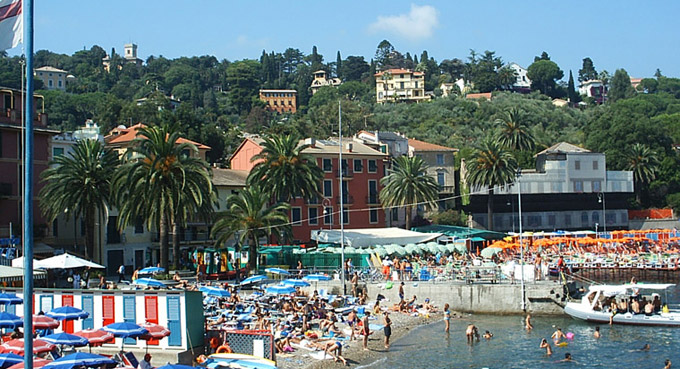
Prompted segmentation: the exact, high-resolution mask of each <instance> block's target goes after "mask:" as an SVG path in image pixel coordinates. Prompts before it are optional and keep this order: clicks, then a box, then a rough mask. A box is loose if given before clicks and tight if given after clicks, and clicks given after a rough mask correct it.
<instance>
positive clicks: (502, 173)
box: [465, 137, 517, 230]
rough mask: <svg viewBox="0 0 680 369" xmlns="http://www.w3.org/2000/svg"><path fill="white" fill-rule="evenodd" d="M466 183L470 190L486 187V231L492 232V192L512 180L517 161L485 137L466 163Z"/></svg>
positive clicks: (501, 147)
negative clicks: (487, 193) (487, 195)
mask: <svg viewBox="0 0 680 369" xmlns="http://www.w3.org/2000/svg"><path fill="white" fill-rule="evenodd" d="M466 165H467V173H466V175H465V178H466V181H467V183H468V185H469V186H470V188H471V189H472V188H473V187H478V188H479V187H487V188H488V190H489V197H488V202H487V226H488V227H487V229H489V230H493V192H494V188H495V187H496V186H506V185H508V184H510V183H511V182H512V181H513V180H514V179H515V175H516V171H517V160H515V157H514V156H512V154H511V153H510V151H508V150H507V149H505V148H504V147H503V146H502V145H501V144H500V143H498V142H497V141H496V140H494V139H493V138H490V137H487V138H486V139H484V140H482V142H481V143H480V144H479V146H478V147H477V148H476V150H475V153H474V154H473V156H472V157H471V158H470V160H468V161H467V162H466Z"/></svg>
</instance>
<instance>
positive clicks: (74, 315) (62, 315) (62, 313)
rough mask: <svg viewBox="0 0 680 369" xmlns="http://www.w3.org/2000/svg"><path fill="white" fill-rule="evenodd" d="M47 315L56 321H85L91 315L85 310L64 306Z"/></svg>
mask: <svg viewBox="0 0 680 369" xmlns="http://www.w3.org/2000/svg"><path fill="white" fill-rule="evenodd" d="M45 315H47V316H49V317H50V318H54V319H56V320H76V319H85V318H87V317H88V316H90V313H88V312H87V311H85V310H82V309H78V308H75V307H73V306H62V307H58V308H56V309H52V311H50V312H48V313H47V314H45Z"/></svg>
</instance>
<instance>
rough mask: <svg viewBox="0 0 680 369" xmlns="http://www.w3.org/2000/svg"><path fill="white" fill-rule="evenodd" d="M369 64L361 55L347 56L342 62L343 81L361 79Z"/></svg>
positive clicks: (366, 72)
mask: <svg viewBox="0 0 680 369" xmlns="http://www.w3.org/2000/svg"><path fill="white" fill-rule="evenodd" d="M370 69H371V66H370V65H368V63H366V61H365V60H364V57H363V56H348V57H347V59H346V60H345V61H344V62H343V63H342V68H341V71H342V79H343V81H361V79H362V78H363V76H364V75H366V74H368V72H369V71H370Z"/></svg>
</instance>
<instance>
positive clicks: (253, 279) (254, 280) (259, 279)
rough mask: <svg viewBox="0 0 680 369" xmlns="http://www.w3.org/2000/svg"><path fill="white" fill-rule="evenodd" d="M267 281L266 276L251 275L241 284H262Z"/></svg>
mask: <svg viewBox="0 0 680 369" xmlns="http://www.w3.org/2000/svg"><path fill="white" fill-rule="evenodd" d="M266 279H267V276H266V275H253V276H250V277H248V278H246V279H244V280H242V281H241V284H250V283H257V282H262V281H264V280H266Z"/></svg>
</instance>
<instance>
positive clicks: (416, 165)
mask: <svg viewBox="0 0 680 369" xmlns="http://www.w3.org/2000/svg"><path fill="white" fill-rule="evenodd" d="M380 183H381V184H382V185H383V189H382V190H381V191H380V202H381V203H382V206H383V208H393V207H397V206H403V207H405V208H406V229H411V209H412V208H413V206H414V205H415V204H424V205H425V206H426V207H428V208H432V207H434V204H435V202H436V201H437V198H438V196H439V185H437V182H435V180H434V178H432V177H431V176H429V175H428V174H427V165H426V164H425V162H424V161H423V159H421V158H419V157H417V156H411V157H409V156H400V157H398V158H396V159H394V161H393V166H392V170H391V172H390V174H388V175H387V176H386V177H383V178H382V179H381V180H380Z"/></svg>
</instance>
